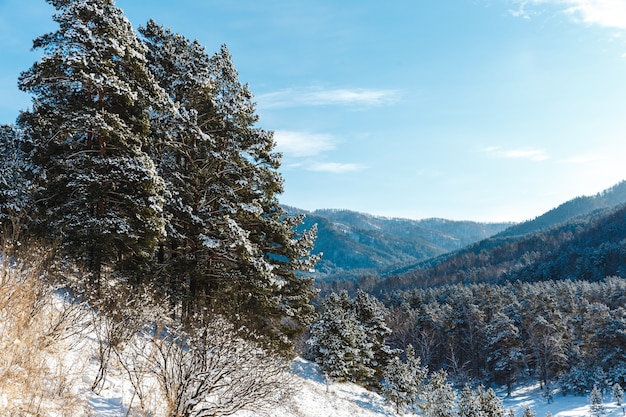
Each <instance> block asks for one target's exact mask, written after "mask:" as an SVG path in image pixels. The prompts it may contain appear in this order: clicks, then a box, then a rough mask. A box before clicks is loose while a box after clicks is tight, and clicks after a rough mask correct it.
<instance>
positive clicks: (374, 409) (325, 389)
mask: <svg viewBox="0 0 626 417" xmlns="http://www.w3.org/2000/svg"><path fill="white" fill-rule="evenodd" d="M292 372H293V373H294V375H295V383H296V385H297V387H296V388H297V392H296V394H295V396H294V398H293V400H292V401H291V402H289V403H286V404H284V405H283V406H282V407H280V408H277V409H274V410H271V412H269V413H267V412H265V413H255V412H250V411H241V412H238V413H237V414H235V417H261V416H268V415H269V416H272V417H356V416H358V417H382V416H385V417H389V416H397V414H396V413H395V412H394V410H393V408H392V407H390V406H388V405H386V404H385V402H384V400H383V399H382V398H381V397H380V396H379V395H378V394H375V393H372V392H370V391H367V390H365V389H363V388H362V387H360V386H358V385H355V384H350V383H348V384H344V383H341V384H340V383H331V384H327V383H326V381H325V379H324V377H323V375H322V374H321V373H320V371H319V368H318V367H317V366H316V365H315V364H313V363H311V362H308V361H306V360H304V359H301V358H297V359H296V360H294V361H293V364H292ZM120 376H121V375H119V376H117V377H116V376H115V375H112V376H111V377H109V378H108V379H107V385H106V388H105V389H104V390H103V392H102V394H101V395H95V394H93V393H90V394H88V397H89V404H90V405H91V407H93V409H94V411H95V412H96V417H124V416H125V415H126V408H125V407H124V405H123V403H124V402H126V401H128V400H129V399H130V398H131V396H132V392H131V391H130V386H129V384H126V383H125V382H124V381H123V378H121V377H120ZM84 379H85V380H87V378H84ZM87 388H88V387H85V389H87ZM85 392H87V391H85ZM498 394H499V396H500V399H501V400H502V402H503V405H504V406H505V408H507V409H508V408H513V409H514V410H515V412H516V415H518V416H519V415H521V413H522V410H523V409H524V407H526V406H530V407H531V408H532V410H533V411H534V412H535V413H536V416H537V417H544V416H546V415H547V413H548V412H550V413H551V414H552V415H553V417H583V416H589V401H588V398H587V397H577V396H565V397H564V396H560V395H558V394H557V395H555V397H554V399H553V402H552V403H548V402H547V401H546V400H545V399H544V398H543V395H542V392H541V390H540V389H539V387H538V386H534V387H522V388H518V389H516V390H514V391H513V393H512V395H511V396H510V397H506V392H505V391H504V390H501V391H498ZM604 406H605V416H606V417H621V416H623V415H624V409H623V408H622V407H618V406H617V405H616V404H615V403H613V402H610V395H609V394H605V404H604ZM411 415H414V414H405V416H411Z"/></svg>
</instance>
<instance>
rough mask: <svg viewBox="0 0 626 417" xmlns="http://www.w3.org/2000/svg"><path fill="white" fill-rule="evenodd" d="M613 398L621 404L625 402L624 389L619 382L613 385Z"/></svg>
mask: <svg viewBox="0 0 626 417" xmlns="http://www.w3.org/2000/svg"><path fill="white" fill-rule="evenodd" d="M611 398H613V401H615V403H616V404H617V405H619V406H621V405H622V403H623V402H624V390H623V389H622V386H621V385H620V384H619V383H618V382H616V383H614V384H613V387H611Z"/></svg>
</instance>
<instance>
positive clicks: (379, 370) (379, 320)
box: [352, 290, 398, 386]
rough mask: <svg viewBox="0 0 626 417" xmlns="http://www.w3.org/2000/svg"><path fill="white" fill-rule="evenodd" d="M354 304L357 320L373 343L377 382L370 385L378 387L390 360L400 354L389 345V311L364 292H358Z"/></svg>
mask: <svg viewBox="0 0 626 417" xmlns="http://www.w3.org/2000/svg"><path fill="white" fill-rule="evenodd" d="M352 303H353V305H354V313H355V315H356V317H357V320H358V321H359V322H360V323H361V325H362V326H363V327H364V329H365V332H366V333H367V335H368V336H369V340H370V342H371V343H372V352H373V354H374V361H373V363H372V368H374V371H375V380H373V381H370V383H369V385H370V386H377V385H378V384H377V381H379V380H380V379H381V378H382V374H383V370H384V369H385V366H386V365H387V362H388V361H389V358H390V357H392V356H393V355H394V354H396V353H398V352H396V351H394V350H393V349H392V348H391V347H390V346H389V345H388V344H387V337H388V336H389V335H391V329H390V328H389V327H388V326H387V324H386V319H387V317H388V316H389V311H388V310H387V308H386V307H385V306H384V305H383V303H381V302H380V301H378V300H377V299H376V298H374V297H372V296H370V295H368V294H367V293H366V292H364V291H362V290H357V293H356V296H355V297H354V300H353V301H352Z"/></svg>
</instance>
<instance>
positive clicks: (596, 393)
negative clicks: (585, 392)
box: [589, 387, 604, 417]
mask: <svg viewBox="0 0 626 417" xmlns="http://www.w3.org/2000/svg"><path fill="white" fill-rule="evenodd" d="M589 414H590V416H591V417H600V416H601V415H602V414H604V398H602V392H601V391H600V390H599V389H598V387H593V389H592V390H591V394H590V395H589Z"/></svg>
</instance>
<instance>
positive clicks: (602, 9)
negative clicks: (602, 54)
mask: <svg viewBox="0 0 626 417" xmlns="http://www.w3.org/2000/svg"><path fill="white" fill-rule="evenodd" d="M514 3H515V4H516V6H517V7H518V8H517V9H516V10H511V11H510V13H511V14H512V15H514V16H518V17H525V18H529V17H531V16H532V14H534V13H535V12H536V10H534V9H532V8H531V6H533V5H536V6H538V5H553V6H558V7H561V8H562V10H563V11H564V12H565V13H568V14H570V15H571V16H573V17H574V19H575V20H576V21H580V22H582V23H586V24H589V25H599V26H604V27H611V28H618V29H626V1H624V0H515V1H514Z"/></svg>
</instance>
